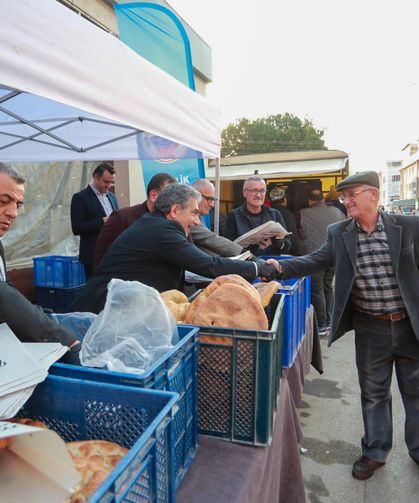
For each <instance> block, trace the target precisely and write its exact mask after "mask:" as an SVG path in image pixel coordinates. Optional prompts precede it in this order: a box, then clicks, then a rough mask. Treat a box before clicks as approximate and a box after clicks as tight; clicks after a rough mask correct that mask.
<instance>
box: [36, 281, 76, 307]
mask: <svg viewBox="0 0 419 503" xmlns="http://www.w3.org/2000/svg"><path fill="white" fill-rule="evenodd" d="M82 288H83V286H75V287H73V288H51V287H49V286H37V287H35V297H36V303H37V304H38V306H42V307H45V308H49V309H52V310H53V311H54V312H56V313H66V312H67V311H68V308H69V306H70V305H71V303H72V302H73V300H74V299H75V298H76V296H77V294H78V292H79V291H80V290H82Z"/></svg>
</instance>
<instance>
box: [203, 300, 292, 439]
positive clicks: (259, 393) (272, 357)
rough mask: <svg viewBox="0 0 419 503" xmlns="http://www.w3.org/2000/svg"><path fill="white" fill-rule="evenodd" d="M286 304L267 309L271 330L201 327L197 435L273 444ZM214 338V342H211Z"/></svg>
mask: <svg viewBox="0 0 419 503" xmlns="http://www.w3.org/2000/svg"><path fill="white" fill-rule="evenodd" d="M282 314H283V299H282V297H281V296H279V295H276V296H274V297H273V298H272V301H271V304H270V309H269V316H268V319H269V326H270V328H269V329H268V330H245V329H238V328H225V327H214V326H199V327H198V328H199V335H200V337H201V336H205V337H206V338H208V339H206V340H205V341H203V340H200V344H199V346H200V348H199V359H198V361H199V368H198V401H199V404H198V417H199V421H198V431H199V433H201V434H203V435H208V436H212V437H218V438H223V439H224V440H229V441H231V442H235V443H240V444H248V445H255V446H256V445H258V446H264V445H269V444H270V443H271V441H272V436H273V428H274V424H275V414H276V410H277V398H278V394H279V388H280V382H281V374H282V367H281V360H280V358H281V342H282V330H283V329H282ZM211 338H213V339H214V342H212V341H210V340H209V339H211Z"/></svg>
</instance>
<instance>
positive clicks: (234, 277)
mask: <svg viewBox="0 0 419 503" xmlns="http://www.w3.org/2000/svg"><path fill="white" fill-rule="evenodd" d="M226 283H227V284H234V285H238V286H241V287H243V288H244V289H245V290H247V291H248V293H249V294H250V295H251V296H252V297H253V298H254V299H255V300H256V301H259V302H260V296H259V294H258V293H257V291H256V289H255V288H254V287H253V286H252V285H251V284H250V283H249V282H248V281H246V280H245V279H244V278H242V277H241V276H239V275H238V274H224V275H223V276H218V278H215V279H214V280H213V281H212V282H211V283H210V284H209V285H208V286H207V287H206V288H205V289H204V290H202V292H201V293H200V294H199V295H198V296H197V297H196V298H195V299H194V300H193V301H192V302H191V304H190V306H189V309H188V311H187V312H186V314H185V317H184V322H185V323H187V324H194V321H193V319H194V315H195V311H196V310H197V309H198V307H199V306H200V305H201V304H202V302H204V300H205V299H206V298H207V297H209V296H210V295H211V294H212V293H213V292H214V291H216V290H217V289H218V288H219V287H220V286H221V285H224V284H226Z"/></svg>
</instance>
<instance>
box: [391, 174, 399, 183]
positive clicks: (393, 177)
mask: <svg viewBox="0 0 419 503" xmlns="http://www.w3.org/2000/svg"><path fill="white" fill-rule="evenodd" d="M391 181H392V182H400V175H393V176H392V177H391Z"/></svg>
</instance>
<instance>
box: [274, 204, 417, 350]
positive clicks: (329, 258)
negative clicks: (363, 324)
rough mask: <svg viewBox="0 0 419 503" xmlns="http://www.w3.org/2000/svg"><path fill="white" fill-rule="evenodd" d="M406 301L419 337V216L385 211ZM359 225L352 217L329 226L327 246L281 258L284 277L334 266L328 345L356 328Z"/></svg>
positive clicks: (397, 277)
mask: <svg viewBox="0 0 419 503" xmlns="http://www.w3.org/2000/svg"><path fill="white" fill-rule="evenodd" d="M382 217H383V221H384V226H385V230H386V233H387V240H388V245H389V249H390V255H391V259H392V263H393V267H394V272H395V275H396V279H397V282H398V285H399V288H400V292H401V295H402V299H403V303H404V306H405V308H406V311H407V313H408V315H409V318H410V322H411V324H412V328H413V331H414V333H415V335H416V337H417V339H418V340H419V219H418V218H416V217H410V216H403V215H389V214H387V213H383V214H382ZM357 238H358V236H357V228H356V224H355V221H354V220H353V219H347V220H344V221H342V222H338V223H335V224H332V225H330V226H329V227H328V230H327V238H326V242H325V243H324V245H323V246H322V247H321V248H320V249H319V250H317V251H315V252H313V253H311V254H310V255H305V256H304V257H299V258H295V259H291V260H284V261H281V266H282V269H283V275H282V277H283V278H284V279H287V278H298V277H301V276H308V275H310V274H313V273H315V272H317V271H321V270H324V269H328V268H330V267H334V268H335V271H336V276H335V290H334V297H333V313H332V321H331V327H330V335H329V346H330V344H332V342H334V341H335V340H336V339H338V338H339V337H341V336H342V335H344V334H345V333H346V332H348V331H349V330H352V329H353V325H352V320H353V305H352V302H351V289H352V286H353V284H354V280H355V268H356V245H357Z"/></svg>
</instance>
